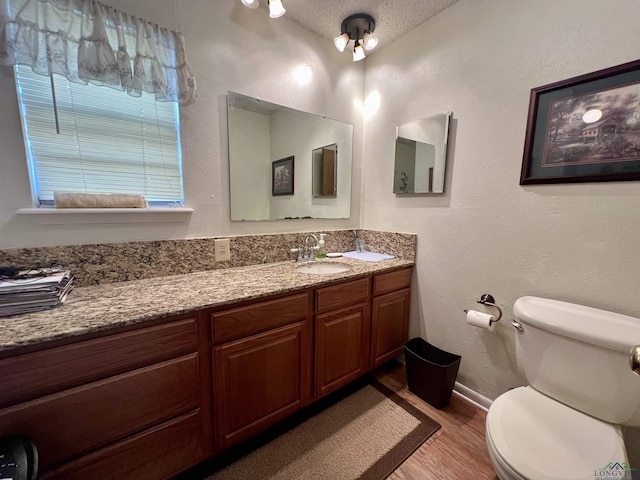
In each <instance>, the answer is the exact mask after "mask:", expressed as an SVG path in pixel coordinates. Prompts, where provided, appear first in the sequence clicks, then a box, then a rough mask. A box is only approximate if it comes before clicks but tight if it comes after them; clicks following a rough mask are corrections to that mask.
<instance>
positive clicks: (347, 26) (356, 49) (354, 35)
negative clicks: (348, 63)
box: [333, 13, 378, 62]
mask: <svg viewBox="0 0 640 480" xmlns="http://www.w3.org/2000/svg"><path fill="white" fill-rule="evenodd" d="M375 29H376V21H375V20H374V19H373V17H372V16H371V15H367V14H366V13H355V14H353V15H350V16H348V17H347V18H345V19H344V20H343V21H342V25H341V26H340V35H338V36H337V37H335V38H334V39H333V43H334V44H335V46H336V48H337V49H338V51H340V52H344V49H345V48H346V46H347V44H348V43H349V41H350V40H353V41H354V42H355V44H354V46H353V61H354V62H357V61H358V60H362V59H363V58H365V56H366V55H365V53H364V51H365V50H372V49H374V48H375V47H376V45H378V39H377V38H376V37H374V36H373V32H374V30H375Z"/></svg>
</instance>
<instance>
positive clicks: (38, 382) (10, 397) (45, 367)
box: [0, 318, 197, 407]
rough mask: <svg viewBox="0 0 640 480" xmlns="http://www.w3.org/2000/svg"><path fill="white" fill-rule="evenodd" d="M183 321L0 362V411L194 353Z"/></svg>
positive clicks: (192, 335) (191, 331)
mask: <svg viewBox="0 0 640 480" xmlns="http://www.w3.org/2000/svg"><path fill="white" fill-rule="evenodd" d="M196 348H197V336H196V323H195V319H194V318H187V319H185V320H179V321H175V322H171V323H164V324H162V325H156V326H153V327H146V328H143V329H141V330H133V331H130V332H125V333H119V334H115V335H109V336H106V337H100V338H96V339H93V340H87V341H84V342H78V343H74V344H71V345H64V346H61V347H55V348H49V349H46V350H41V351H38V352H32V353H27V354H24V355H19V356H16V357H9V358H5V359H3V360H0V372H2V388H0V407H4V406H7V405H12V404H14V403H18V402H24V401H26V400H31V399H33V398H36V397H39V396H42V395H47V394H50V393H53V392H57V391H60V390H64V389H67V388H71V387H75V386H78V385H81V384H83V383H86V382H90V381H94V380H99V379H101V378H105V377H108V376H112V375H116V374H118V373H122V372H126V371H128V370H132V369H134V368H139V367H143V366H145V365H150V364H152V363H156V362H159V361H163V360H167V359H169V358H174V357H177V356H180V355H184V354H186V353H190V352H195V351H196Z"/></svg>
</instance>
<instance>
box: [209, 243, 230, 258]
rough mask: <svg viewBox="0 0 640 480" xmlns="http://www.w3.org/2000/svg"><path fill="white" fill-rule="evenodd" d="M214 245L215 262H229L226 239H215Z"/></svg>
mask: <svg viewBox="0 0 640 480" xmlns="http://www.w3.org/2000/svg"><path fill="white" fill-rule="evenodd" d="M213 244H214V247H215V248H214V249H215V251H214V255H215V257H214V258H215V261H216V262H224V261H225V260H231V251H230V250H229V239H228V238H216V239H215V240H214V242H213Z"/></svg>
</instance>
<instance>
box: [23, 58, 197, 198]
mask: <svg viewBox="0 0 640 480" xmlns="http://www.w3.org/2000/svg"><path fill="white" fill-rule="evenodd" d="M15 72H16V84H17V89H18V98H19V101H20V110H21V114H22V127H23V132H24V137H25V146H26V151H27V159H28V162H29V172H30V177H31V187H32V192H33V197H34V198H35V199H36V201H37V202H38V204H39V205H53V192H54V191H66V192H84V193H134V194H140V195H144V196H145V198H146V199H147V200H148V202H149V205H150V206H168V205H171V206H174V205H177V206H181V205H182V204H183V199H184V194H183V187H182V161H181V160H182V158H181V148H180V122H179V110H178V108H179V107H178V103H176V102H160V101H157V100H156V99H155V97H154V95H153V94H143V95H142V96H141V97H132V96H129V95H127V94H125V93H123V92H122V91H118V90H113V89H111V88H107V87H100V86H95V85H92V84H88V85H83V84H79V83H72V82H69V81H68V80H67V79H66V78H64V77H62V76H59V75H53V77H52V78H51V77H46V76H42V75H38V74H35V73H33V71H32V70H31V68H30V67H25V66H19V65H17V66H16V67H15Z"/></svg>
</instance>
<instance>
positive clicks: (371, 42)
mask: <svg viewBox="0 0 640 480" xmlns="http://www.w3.org/2000/svg"><path fill="white" fill-rule="evenodd" d="M362 43H363V46H364V49H365V50H373V49H374V48H376V46H377V45H378V39H377V38H376V37H374V36H373V35H371V32H364V37H363V39H362Z"/></svg>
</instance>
